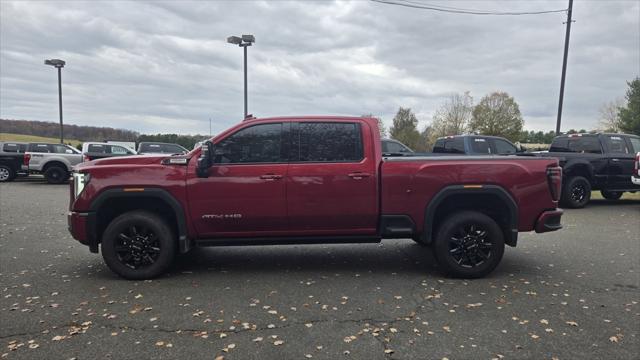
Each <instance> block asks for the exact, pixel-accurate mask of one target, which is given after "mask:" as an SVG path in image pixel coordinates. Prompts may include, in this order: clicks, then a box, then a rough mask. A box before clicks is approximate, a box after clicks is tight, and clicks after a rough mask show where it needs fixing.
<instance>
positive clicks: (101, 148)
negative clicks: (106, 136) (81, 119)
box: [87, 144, 107, 154]
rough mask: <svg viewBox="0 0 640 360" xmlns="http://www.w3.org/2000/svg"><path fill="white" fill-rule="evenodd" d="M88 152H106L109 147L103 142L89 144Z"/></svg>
mask: <svg viewBox="0 0 640 360" xmlns="http://www.w3.org/2000/svg"><path fill="white" fill-rule="evenodd" d="M87 152H90V153H99V154H104V153H106V152H107V147H106V146H105V145H102V144H89V146H88V147H87Z"/></svg>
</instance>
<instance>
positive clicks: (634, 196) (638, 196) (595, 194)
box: [591, 191, 640, 200]
mask: <svg viewBox="0 0 640 360" xmlns="http://www.w3.org/2000/svg"><path fill="white" fill-rule="evenodd" d="M591 199H592V200H603V199H604V198H603V197H602V194H600V191H592V192H591ZM620 199H622V200H624V199H627V200H640V191H637V192H634V193H630V192H626V193H624V194H622V197H621V198H620Z"/></svg>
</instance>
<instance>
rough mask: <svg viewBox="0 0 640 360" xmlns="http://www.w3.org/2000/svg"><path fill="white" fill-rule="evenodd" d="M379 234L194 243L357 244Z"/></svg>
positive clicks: (198, 242)
mask: <svg viewBox="0 0 640 360" xmlns="http://www.w3.org/2000/svg"><path fill="white" fill-rule="evenodd" d="M380 241H381V238H380V237H379V236H303V237H262V238H260V237H258V238H218V239H199V240H196V241H195V245H196V246H199V247H206V246H247V245H299V244H358V243H379V242H380Z"/></svg>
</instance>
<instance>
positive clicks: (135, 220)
mask: <svg viewBox="0 0 640 360" xmlns="http://www.w3.org/2000/svg"><path fill="white" fill-rule="evenodd" d="M101 246H102V258H103V259H104V261H105V262H106V263H107V266H108V267H109V269H111V270H112V271H113V272H115V273H116V274H118V275H120V276H122V277H123V278H125V279H130V280H146V279H151V278H154V277H156V276H158V275H160V274H162V273H164V272H165V271H166V270H167V269H168V268H169V266H170V265H171V263H172V262H173V259H174V257H175V253H176V241H175V237H174V235H173V231H172V230H171V228H170V227H169V226H167V224H166V221H164V220H163V219H162V218H160V217H159V216H157V215H155V214H153V213H150V212H147V211H141V210H136V211H130V212H127V213H124V214H122V215H120V216H118V217H117V218H115V219H114V220H113V221H111V223H110V224H109V226H107V228H106V229H105V231H104V234H103V235H102V245H101Z"/></svg>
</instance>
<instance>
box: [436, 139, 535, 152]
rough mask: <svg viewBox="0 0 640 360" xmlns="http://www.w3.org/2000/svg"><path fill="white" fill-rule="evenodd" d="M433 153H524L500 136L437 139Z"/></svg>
mask: <svg viewBox="0 0 640 360" xmlns="http://www.w3.org/2000/svg"><path fill="white" fill-rule="evenodd" d="M433 152H434V153H436V154H451V155H456V154H458V155H463V154H465V155H513V154H516V153H519V152H523V151H522V150H521V149H519V148H518V147H517V146H516V145H514V144H513V143H512V142H511V141H509V140H507V139H505V138H502V137H499V136H487V135H454V136H445V137H441V138H439V139H437V140H436V143H435V144H434V145H433Z"/></svg>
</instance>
